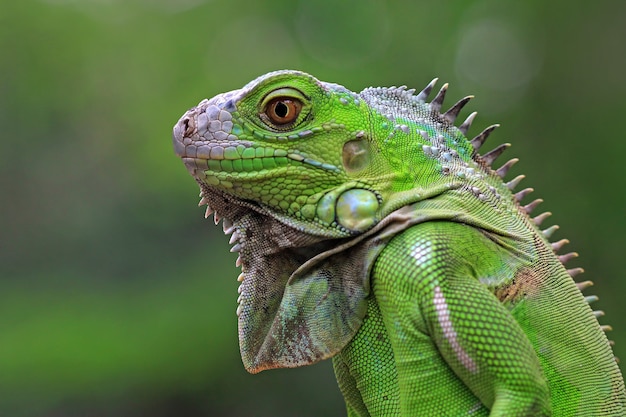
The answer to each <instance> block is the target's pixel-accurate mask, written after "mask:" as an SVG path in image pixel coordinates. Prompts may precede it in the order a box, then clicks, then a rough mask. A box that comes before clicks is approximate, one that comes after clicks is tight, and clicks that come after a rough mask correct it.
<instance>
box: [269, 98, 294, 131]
mask: <svg viewBox="0 0 626 417" xmlns="http://www.w3.org/2000/svg"><path fill="white" fill-rule="evenodd" d="M300 110H302V103H301V102H300V101H298V100H294V99H291V98H287V97H277V98H275V99H273V100H272V101H270V102H269V103H268V104H267V107H266V109H265V115H266V116H267V118H268V119H269V120H270V121H271V122H272V123H274V124H276V125H286V124H290V123H293V122H295V121H296V119H297V118H298V115H299V114H300Z"/></svg>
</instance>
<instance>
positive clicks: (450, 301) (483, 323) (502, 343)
mask: <svg viewBox="0 0 626 417" xmlns="http://www.w3.org/2000/svg"><path fill="white" fill-rule="evenodd" d="M508 259H511V260H512V261H511V262H510V263H514V261H515V259H514V258H512V255H511V254H509V253H507V252H505V249H504V248H502V247H500V246H498V245H497V244H496V243H494V242H493V241H492V240H490V239H488V238H487V237H486V236H485V235H484V234H483V233H482V232H481V231H479V230H478V229H475V228H472V227H470V226H467V225H463V224H460V223H451V222H428V223H424V224H420V225H417V226H414V227H412V228H411V229H408V230H407V231H405V232H403V233H402V234H401V235H398V236H396V237H395V238H394V239H392V240H391V242H390V243H389V244H388V245H387V247H386V248H385V249H384V250H383V252H382V253H381V254H380V256H379V258H378V260H377V261H376V264H375V267H374V271H373V276H372V283H373V291H374V295H375V297H376V299H377V301H378V303H379V306H380V310H381V313H382V316H383V320H384V322H385V326H386V327H387V333H388V335H389V337H390V340H391V345H392V347H393V351H394V355H395V360H396V368H397V373H398V383H399V387H400V405H401V409H402V414H401V415H402V416H405V415H406V416H409V415H444V414H445V415H454V414H452V413H450V412H449V411H447V410H457V411H459V412H462V411H463V410H462V409H463V407H465V408H466V409H465V410H464V412H463V414H464V415H466V414H469V412H470V411H471V410H470V409H468V408H467V407H468V406H469V405H468V404H467V402H465V403H463V398H464V397H466V396H467V393H466V392H464V390H459V392H458V395H455V396H452V397H451V396H450V395H449V392H450V389H449V386H441V385H436V384H433V383H432V381H431V377H432V376H433V375H436V374H437V372H441V370H440V369H436V368H437V367H441V366H446V364H447V367H448V368H449V369H451V370H452V371H453V372H454V374H456V376H457V377H458V378H459V379H460V380H461V381H462V382H463V383H464V384H465V385H466V386H467V388H469V390H470V391H471V392H472V393H474V394H475V396H476V397H478V398H479V399H480V401H481V402H482V403H483V404H484V405H485V406H487V407H488V408H489V409H490V410H491V413H490V415H491V416H508V417H512V416H531V415H532V416H544V415H549V414H550V397H549V391H548V386H547V382H546V380H545V378H544V376H543V374H542V370H541V366H540V364H539V360H538V358H537V356H536V354H535V351H534V349H533V347H532V345H531V343H530V341H529V340H528V338H527V337H526V335H525V334H524V332H523V331H522V329H521V327H520V326H519V324H518V323H517V322H516V321H515V319H514V318H513V316H512V315H511V314H510V313H509V311H508V310H507V309H506V307H504V306H503V305H502V304H501V303H500V302H499V300H498V299H496V297H495V296H494V295H493V294H492V293H491V292H490V291H489V290H488V288H487V287H486V286H485V285H484V284H482V283H481V282H480V281H479V279H478V278H481V277H492V278H493V277H495V278H498V274H508V273H510V271H509V269H510V266H507V260H508ZM502 278H504V277H502ZM435 351H436V353H434V352H435ZM442 358H443V360H441V359H442ZM444 361H445V362H444ZM441 364H443V365H441ZM453 383H454V382H453V381H450V382H449V383H448V384H453ZM457 383H458V381H457ZM440 393H443V394H440ZM459 404H460V405H459ZM476 407H479V405H476ZM441 412H443V413H444V414H440V413H441Z"/></svg>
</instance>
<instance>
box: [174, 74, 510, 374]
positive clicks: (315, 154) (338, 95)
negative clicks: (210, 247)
mask: <svg viewBox="0 0 626 417" xmlns="http://www.w3.org/2000/svg"><path fill="white" fill-rule="evenodd" d="M433 85H434V82H432V83H430V84H429V85H428V86H426V88H425V89H424V90H423V91H422V92H420V93H418V94H414V92H415V91H414V90H407V89H406V88H404V87H399V88H396V87H391V88H368V89H366V90H364V91H362V92H361V93H360V94H357V93H354V92H351V91H349V90H347V89H346V88H344V87H342V86H340V85H337V84H331V83H325V82H321V81H319V80H317V79H315V78H314V77H312V76H310V75H308V74H305V73H302V72H298V71H277V72H273V73H269V74H266V75H264V76H262V77H260V78H257V79H256V80H254V81H252V82H250V83H249V84H248V85H246V86H245V87H243V88H242V89H240V90H234V91H231V92H228V93H224V94H220V95H218V96H215V97H214V98H212V99H210V100H203V101H201V102H200V103H199V104H198V106H197V107H195V108H192V109H190V110H189V111H188V112H187V113H185V115H183V117H182V118H181V119H180V120H179V121H178V123H177V124H176V126H175V127H174V148H175V151H176V153H177V154H178V156H180V157H181V158H182V159H183V161H184V163H185V165H186V167H187V169H188V170H189V172H190V173H191V175H192V176H193V177H194V178H195V179H196V180H197V182H198V183H199V184H200V188H201V196H202V200H201V204H207V205H208V207H207V216H208V215H209V214H211V213H212V212H214V213H215V220H216V223H217V221H218V219H219V218H223V219H224V231H225V232H227V233H232V239H231V243H234V244H235V245H234V246H233V251H238V252H239V253H240V257H239V259H238V261H237V264H238V265H241V266H242V270H243V272H242V274H241V275H240V278H239V279H240V281H242V284H241V286H240V293H241V296H240V298H239V308H238V310H237V312H238V316H239V334H240V347H241V353H242V358H243V361H244V365H245V366H246V368H247V369H248V370H249V371H251V372H257V371H259V370H262V369H267V368H272V367H286V366H299V365H303V364H308V363H313V362H316V361H318V360H320V359H323V358H326V357H329V356H331V355H332V354H334V353H336V352H337V351H339V350H340V349H341V348H342V347H343V346H344V345H345V344H346V343H347V342H348V341H349V340H350V339H351V338H352V337H353V335H354V333H355V332H356V330H357V329H358V328H359V326H360V323H361V321H362V318H363V315H364V314H365V304H364V299H365V297H366V296H367V294H368V291H369V281H368V270H369V268H370V266H371V264H372V262H373V260H374V259H375V255H376V253H377V249H376V248H378V247H379V246H380V245H381V243H380V242H381V240H380V239H379V235H375V233H378V232H377V230H380V229H382V228H383V227H387V226H386V224H391V223H393V222H395V223H396V224H400V223H403V222H405V223H407V224H408V223H410V222H411V221H417V220H415V219H416V217H417V216H418V215H421V214H419V213H417V214H416V213H413V212H412V213H411V214H410V216H405V217H403V216H402V215H400V216H398V215H396V217H394V216H393V213H398V210H399V209H400V208H401V207H406V206H407V205H409V204H412V203H415V202H419V201H426V200H429V201H430V200H435V199H434V197H437V196H440V195H442V194H445V193H447V192H448V191H451V190H452V191H454V190H462V191H463V192H467V193H468V194H469V195H471V196H472V198H473V199H477V200H482V201H485V202H487V203H488V202H489V201H492V200H493V201H495V200H496V199H498V198H500V197H499V194H498V193H500V192H502V189H503V187H504V188H506V187H505V186H504V184H503V183H502V181H500V180H499V178H498V180H497V181H496V179H495V178H496V177H497V175H496V174H495V173H494V172H493V171H491V170H490V168H489V166H488V163H485V160H484V159H480V158H479V157H477V156H476V154H475V148H477V147H478V145H480V144H481V143H482V142H483V141H484V139H485V138H486V137H487V135H488V134H489V132H490V131H491V130H493V127H490V128H488V129H486V130H485V131H484V132H483V133H482V134H480V135H479V136H477V137H476V138H475V139H474V140H473V141H472V142H470V141H468V140H467V139H466V138H465V133H466V132H467V129H468V128H469V125H470V124H471V121H472V119H473V117H474V114H472V115H470V117H469V118H468V119H467V121H466V122H464V123H463V124H462V125H461V126H460V127H459V128H457V127H455V126H454V119H455V118H456V115H457V114H458V113H459V110H460V109H461V107H462V106H463V105H464V104H465V103H466V102H467V101H468V100H469V97H467V98H465V99H462V100H461V101H459V102H458V103H457V104H455V105H454V106H453V107H452V108H451V109H450V110H448V111H447V112H445V113H444V114H441V113H440V109H441V104H442V101H443V98H444V95H445V91H446V87H447V86H446V85H444V87H443V88H442V89H441V90H440V91H439V94H438V95H437V96H436V97H435V99H433V100H432V101H431V102H430V103H426V102H425V100H426V98H427V97H428V95H429V93H430V91H431V90H432V88H433ZM502 149H503V148H502ZM502 149H500V150H499V151H498V150H497V151H496V152H495V153H492V154H491V156H490V157H489V158H488V159H495V157H496V156H497V155H498V154H499V153H500V152H501V150H502ZM487 162H490V161H489V160H487ZM513 162H514V161H513ZM513 162H510V163H509V164H508V165H506V166H507V168H506V169H508V166H510V165H512V163H513ZM502 174H503V173H502ZM491 184H493V185H491ZM439 200H441V199H439ZM465 201H466V200H465V199H463V200H462V204H465ZM444 212H445V211H442V210H439V213H444ZM451 212H452V211H451ZM453 215H455V214H453ZM407 219H408V220H407ZM420 221H421V220H420ZM403 227H404V226H403Z"/></svg>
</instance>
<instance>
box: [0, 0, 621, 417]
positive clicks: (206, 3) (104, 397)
mask: <svg viewBox="0 0 626 417" xmlns="http://www.w3.org/2000/svg"><path fill="white" fill-rule="evenodd" d="M625 22H626V2H624V1H618V0H616V1H607V0H600V1H597V2H586V1H568V2H565V1H556V2H545V1H539V0H531V1H525V2H521V1H496V0H483V1H461V0H456V1H448V2H435V1H431V2H426V1H413V2H381V1H375V0H348V1H340V0H339V1H338V0H335V1H330V0H324V1H312V0H300V1H287V0H273V1H265V0H263V1H248V2H244V1H241V0H239V1H236V0H233V1H217V0H213V1H210V0H154V1H150V0H40V1H36V0H21V1H9V0H0V132H2V136H3V137H2V140H1V141H0V279H1V281H0V285H1V287H0V415H2V416H18V417H19V416H55V417H56V416H58V417H61V416H157V417H159V416H163V417H166V416H167V417H170V416H171V417H174V416H327V415H328V416H330V415H343V413H344V406H343V403H342V400H341V397H340V395H339V392H338V389H337V387H336V384H335V382H334V378H333V375H332V370H331V367H330V364H329V363H323V364H320V365H316V366H313V367H307V368H303V369H297V370H276V371H267V372H263V373H261V374H259V375H254V376H253V375H248V374H247V373H246V372H245V371H244V369H243V367H242V365H241V362H240V359H239V352H238V346H237V337H236V331H237V330H236V317H235V308H236V303H235V300H236V298H237V292H236V288H237V282H236V281H235V278H236V276H237V274H238V271H237V270H236V269H235V266H234V261H235V256H234V255H233V254H231V253H229V252H228V249H229V245H228V243H227V240H228V238H226V237H224V236H223V235H222V233H221V228H215V227H213V226H212V223H211V222H210V221H206V220H204V218H203V210H202V209H200V208H197V207H196V203H197V198H196V196H197V186H196V185H195V183H194V181H193V180H192V179H191V177H189V175H188V174H187V172H186V170H185V168H184V166H183V164H182V163H181V162H180V161H179V160H178V159H177V158H176V157H175V156H174V153H173V151H172V145H171V128H172V126H173V124H174V123H175V122H176V121H177V120H178V118H179V117H180V116H181V115H182V113H183V112H184V111H185V110H186V109H187V108H189V107H191V106H193V105H195V104H197V103H198V102H199V101H200V100H201V99H202V98H205V97H211V96H213V95H215V94H217V93H219V92H222V91H226V90H231V89H234V88H239V87H241V86H242V85H243V84H244V83H246V82H248V81H249V80H251V79H252V78H254V77H256V76H258V75H260V74H262V73H265V72H267V71H270V70H274V69H281V68H293V69H301V70H305V71H307V72H310V73H312V74H314V75H316V76H317V77H318V78H320V79H323V80H326V81H333V82H337V83H340V84H343V85H345V86H346V87H348V88H350V89H352V90H355V91H360V90H361V89H362V88H364V87H367V86H369V85H375V86H376V85H399V84H407V85H409V86H411V87H416V88H421V87H422V86H423V85H425V84H426V83H427V82H428V81H430V80H431V79H432V78H433V77H435V76H438V77H440V78H441V79H442V81H447V82H450V84H451V88H450V90H449V92H448V103H449V104H450V105H451V104H452V103H453V102H454V101H455V100H456V99H458V98H460V97H462V96H464V95H466V94H470V93H473V94H476V96H477V98H476V99H475V100H474V101H473V103H471V105H470V106H468V107H469V108H470V110H467V111H466V112H464V114H467V113H468V112H469V111H472V110H478V111H479V116H478V118H477V120H476V122H475V127H474V129H473V131H472V132H474V133H478V132H479V131H480V130H481V129H482V128H484V127H485V126H487V125H489V124H491V123H494V122H499V123H501V124H502V127H501V128H500V129H499V130H498V132H497V133H496V134H495V135H492V137H491V138H490V139H489V145H487V146H495V145H497V144H499V143H501V142H505V141H507V142H512V143H513V145H514V147H513V150H512V151H509V152H508V153H509V156H517V157H519V158H520V159H521V162H520V163H519V164H518V165H517V166H516V167H515V168H514V169H513V172H512V174H514V175H517V174H520V173H524V174H526V176H527V179H526V180H525V181H524V183H523V184H524V185H525V186H532V187H534V188H535V190H536V192H535V195H536V196H539V197H542V198H544V199H545V200H546V202H545V203H544V204H543V205H542V208H543V209H544V210H550V211H552V212H553V213H554V216H553V217H552V219H553V221H554V222H556V223H558V224H560V225H561V227H562V232H559V233H558V234H557V236H556V237H557V238H559V239H560V238H562V237H567V238H569V239H570V240H571V241H572V244H571V245H569V248H570V249H572V250H576V251H578V252H580V253H581V258H580V260H578V261H576V262H572V265H574V264H577V265H581V266H583V267H585V269H586V270H587V273H586V274H585V276H584V278H585V279H593V280H594V281H595V283H596V286H595V287H594V289H593V292H594V293H596V294H598V295H599V296H600V298H601V301H600V302H599V303H598V304H596V305H595V307H596V308H601V309H603V310H605V311H606V313H607V317H606V318H604V319H602V322H603V323H609V324H611V325H613V327H614V328H615V330H614V331H613V332H612V333H611V334H610V336H611V338H613V339H614V340H615V341H616V347H615V351H616V354H617V355H618V356H622V357H624V358H626V320H625V319H624V317H625V316H626V303H625V302H624V301H623V294H624V290H625V288H626V266H625V263H624V262H625V260H626V257H625V256H624V253H623V251H624V247H625V245H624V243H625V241H626V220H625V219H624V212H625V209H624V208H625V206H626V196H625V193H624V190H625V185H624V177H625V175H624V174H625V168H624V167H625V166H626V164H625V162H624V161H625V158H626V140H624V139H625V135H624V127H623V123H624V121H625V116H624V115H625V114H626V100H625V97H626V82H625V81H624V74H625V73H626V46H625V45H626V44H625V43H624V40H625V39H626V24H625ZM504 160H505V159H504V158H503V161H504ZM548 224H551V223H548Z"/></svg>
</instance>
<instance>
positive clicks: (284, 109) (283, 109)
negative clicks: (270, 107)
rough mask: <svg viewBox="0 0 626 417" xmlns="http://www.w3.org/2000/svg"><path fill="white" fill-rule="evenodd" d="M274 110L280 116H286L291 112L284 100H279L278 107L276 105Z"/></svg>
mask: <svg viewBox="0 0 626 417" xmlns="http://www.w3.org/2000/svg"><path fill="white" fill-rule="evenodd" d="M274 111H275V112H276V115H277V116H278V117H286V116H287V114H288V113H289V107H288V106H287V104H285V102H284V101H279V102H278V103H276V107H274Z"/></svg>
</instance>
